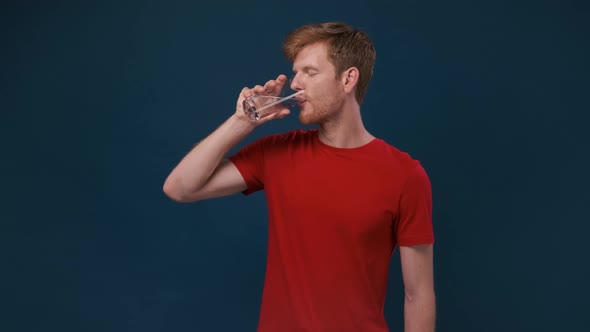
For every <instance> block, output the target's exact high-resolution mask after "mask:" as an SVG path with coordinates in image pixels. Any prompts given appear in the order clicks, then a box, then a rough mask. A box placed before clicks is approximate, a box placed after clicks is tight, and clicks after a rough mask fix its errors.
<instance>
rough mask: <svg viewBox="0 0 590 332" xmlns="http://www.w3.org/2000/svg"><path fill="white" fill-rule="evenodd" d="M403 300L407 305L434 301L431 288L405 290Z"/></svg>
mask: <svg viewBox="0 0 590 332" xmlns="http://www.w3.org/2000/svg"><path fill="white" fill-rule="evenodd" d="M404 293H405V300H406V302H408V303H413V302H423V301H427V302H430V301H433V302H434V301H435V294H434V288H433V287H426V286H424V287H415V288H405V290H404Z"/></svg>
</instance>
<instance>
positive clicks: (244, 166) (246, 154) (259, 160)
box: [228, 138, 266, 195]
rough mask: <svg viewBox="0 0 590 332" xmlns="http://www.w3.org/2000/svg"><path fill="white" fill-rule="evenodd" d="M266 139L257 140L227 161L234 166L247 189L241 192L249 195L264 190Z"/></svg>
mask: <svg viewBox="0 0 590 332" xmlns="http://www.w3.org/2000/svg"><path fill="white" fill-rule="evenodd" d="M265 142H266V138H261V139H258V140H256V141H254V142H252V143H250V144H248V145H246V146H244V147H243V148H241V149H240V150H239V151H238V152H236V153H235V154H233V155H231V156H230V157H229V158H228V159H229V160H230V161H231V162H232V163H233V164H234V165H235V166H236V168H237V169H238V171H239V172H240V174H242V177H243V178H244V181H245V182H246V185H247V189H246V190H244V191H243V192H242V194H244V195H250V194H252V193H254V192H257V191H259V190H262V189H264V152H265V151H264V150H265V149H264V146H265Z"/></svg>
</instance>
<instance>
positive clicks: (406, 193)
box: [396, 164, 434, 246]
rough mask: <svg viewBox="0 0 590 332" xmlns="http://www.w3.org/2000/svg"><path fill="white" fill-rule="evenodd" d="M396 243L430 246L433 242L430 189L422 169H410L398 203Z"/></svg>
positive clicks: (428, 181) (420, 167) (428, 180)
mask: <svg viewBox="0 0 590 332" xmlns="http://www.w3.org/2000/svg"><path fill="white" fill-rule="evenodd" d="M398 211H399V214H398V225H397V227H396V237H397V243H398V244H399V245H400V246H413V245H419V244H430V243H433V242H434V232H433V227H432V188H431V183H430V179H429V178H428V175H427V174H426V171H425V170H424V168H423V167H422V166H421V165H420V164H417V165H415V166H413V167H412V169H411V170H410V172H409V173H408V176H407V177H406V180H405V184H404V185H403V187H402V193H401V197H400V201H399V210H398Z"/></svg>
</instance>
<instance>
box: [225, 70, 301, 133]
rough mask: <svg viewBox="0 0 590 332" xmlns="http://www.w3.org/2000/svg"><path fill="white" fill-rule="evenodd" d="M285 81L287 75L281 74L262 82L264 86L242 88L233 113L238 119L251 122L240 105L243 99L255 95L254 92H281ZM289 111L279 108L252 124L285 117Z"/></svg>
mask: <svg viewBox="0 0 590 332" xmlns="http://www.w3.org/2000/svg"><path fill="white" fill-rule="evenodd" d="M285 83H287V76H285V75H283V74H281V75H279V76H278V77H277V79H276V80H269V81H268V82H266V83H265V84H264V86H261V85H256V86H254V87H253V88H248V87H245V88H243V89H242V91H241V92H240V95H239V97H238V101H237V104H236V113H235V115H236V116H237V117H238V118H239V119H240V120H244V121H248V122H252V121H250V119H248V116H247V115H246V113H244V109H243V106H242V105H243V102H244V99H246V98H249V97H250V96H252V95H255V94H258V95H268V96H278V95H279V94H280V93H281V90H282V89H283V86H284V85H285ZM290 113H291V111H290V110H289V109H284V110H281V111H280V112H277V113H275V114H272V115H269V116H267V117H264V118H262V119H260V120H258V121H256V122H255V123H253V124H255V125H260V124H263V123H265V122H268V121H271V120H274V119H282V118H284V117H286V116H287V115H289V114H290Z"/></svg>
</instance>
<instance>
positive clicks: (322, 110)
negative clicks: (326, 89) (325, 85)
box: [299, 94, 344, 125]
mask: <svg viewBox="0 0 590 332" xmlns="http://www.w3.org/2000/svg"><path fill="white" fill-rule="evenodd" d="M343 103H344V97H343V96H342V95H341V94H335V95H332V96H322V97H318V98H311V99H308V100H307V101H306V102H305V104H304V105H303V106H304V107H302V108H301V110H300V112H299V121H300V122H301V123H303V124H305V125H308V124H314V123H324V122H326V121H328V120H330V118H332V117H333V116H334V115H336V114H338V113H339V111H340V110H341V109H342V104H343Z"/></svg>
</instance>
